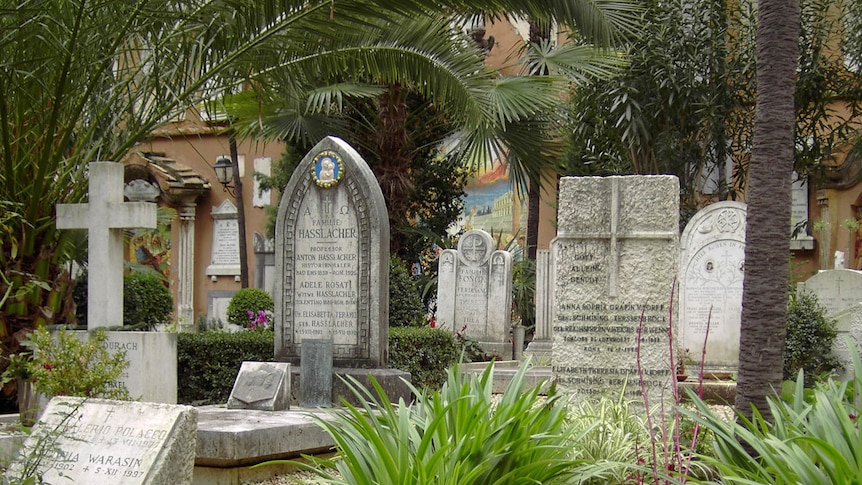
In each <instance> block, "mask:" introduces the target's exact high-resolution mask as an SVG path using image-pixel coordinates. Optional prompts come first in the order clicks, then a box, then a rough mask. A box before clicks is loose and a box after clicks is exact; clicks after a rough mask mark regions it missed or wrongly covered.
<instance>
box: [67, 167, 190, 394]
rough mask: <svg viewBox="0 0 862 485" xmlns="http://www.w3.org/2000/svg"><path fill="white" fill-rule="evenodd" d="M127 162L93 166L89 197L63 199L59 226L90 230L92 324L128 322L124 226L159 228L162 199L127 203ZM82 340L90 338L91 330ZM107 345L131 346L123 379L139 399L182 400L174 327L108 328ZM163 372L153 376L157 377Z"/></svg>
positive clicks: (110, 347)
mask: <svg viewBox="0 0 862 485" xmlns="http://www.w3.org/2000/svg"><path fill="white" fill-rule="evenodd" d="M123 172H124V169H123V164H121V163H115V162H93V163H91V164H90V165H89V202H88V203H86V204H58V205H57V228H58V229H87V230H88V238H87V239H88V256H87V258H88V265H87V266H88V271H89V277H88V278H87V327H88V328H90V329H94V328H99V327H112V326H119V325H122V324H123V229H124V228H136V227H149V228H154V227H156V204H152V203H149V202H123V188H124V185H123ZM77 336H78V338H79V339H86V338H89V337H88V335H87V333H86V332H79V333H77ZM107 337H108V339H107V341H106V342H105V347H106V348H107V350H108V352H109V353H111V354H113V353H115V352H118V351H123V350H124V351H126V359H127V360H128V361H129V367H128V369H127V370H126V372H125V373H124V374H123V376H122V377H121V378H120V382H121V383H122V384H123V385H124V386H125V387H126V388H127V389H128V391H129V394H130V395H131V396H132V398H134V399H141V400H144V401H152V402H163V403H169V404H173V403H176V402H177V335H176V334H175V333H172V332H107ZM154 375H155V376H160V377H159V379H152V376H154Z"/></svg>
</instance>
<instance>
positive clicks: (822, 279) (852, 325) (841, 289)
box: [796, 269, 862, 379]
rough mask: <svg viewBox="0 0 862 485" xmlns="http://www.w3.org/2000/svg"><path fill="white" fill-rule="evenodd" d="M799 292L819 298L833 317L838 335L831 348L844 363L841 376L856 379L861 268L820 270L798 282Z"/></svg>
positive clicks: (861, 345) (861, 331)
mask: <svg viewBox="0 0 862 485" xmlns="http://www.w3.org/2000/svg"><path fill="white" fill-rule="evenodd" d="M796 288H797V291H807V292H809V293H812V294H813V295H814V296H816V297H817V300H818V301H819V302H820V304H821V305H823V307H824V308H825V309H826V316H827V317H828V318H834V319H835V321H836V330H838V335H837V336H836V338H835V343H834V345H833V347H832V351H833V352H834V353H835V356H836V357H837V358H838V360H839V361H840V362H841V364H842V365H843V366H844V370H843V371H841V372H840V373H839V377H841V378H842V379H852V378H853V359H852V357H851V353H850V349H849V348H848V346H847V343H848V339H849V341H850V344H851V345H853V346H855V347H856V351H857V352H859V353H860V355H862V271H857V270H853V269H831V270H826V271H820V272H819V273H817V274H815V275H814V276H812V277H811V278H808V279H807V280H805V281H803V282H801V283H799V284H797V286H796Z"/></svg>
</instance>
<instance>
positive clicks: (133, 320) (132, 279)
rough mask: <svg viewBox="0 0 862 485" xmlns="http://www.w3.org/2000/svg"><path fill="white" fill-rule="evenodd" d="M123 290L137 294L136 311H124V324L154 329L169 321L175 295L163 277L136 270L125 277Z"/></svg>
mask: <svg viewBox="0 0 862 485" xmlns="http://www.w3.org/2000/svg"><path fill="white" fill-rule="evenodd" d="M123 285H124V286H123V292H124V293H125V292H129V293H132V294H134V295H135V300H136V308H135V311H134V312H129V313H128V314H126V312H124V315H123V316H124V318H125V319H126V320H125V321H124V322H123V325H126V326H132V327H136V328H146V329H152V328H153V326H155V325H157V324H161V323H168V322H169V321H170V319H171V312H172V311H173V309H174V297H173V296H172V295H171V290H169V289H168V287H167V286H165V285H164V283H163V282H162V279H161V278H159V277H158V276H156V275H155V274H153V273H143V272H135V273H131V274H129V275H126V277H125V278H124V279H123Z"/></svg>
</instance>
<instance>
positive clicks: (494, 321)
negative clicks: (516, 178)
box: [437, 229, 512, 357]
mask: <svg viewBox="0 0 862 485" xmlns="http://www.w3.org/2000/svg"><path fill="white" fill-rule="evenodd" d="M495 249H496V245H495V244H494V239H493V238H492V237H491V235H490V234H488V233H487V232H485V231H483V230H481V229H474V230H470V231H467V232H465V233H464V234H463V235H462V236H461V238H460V239H459V240H458V249H457V250H455V249H447V250H445V251H443V252H442V253H441V254H440V258H439V260H438V263H437V264H438V269H437V271H438V272H437V325H438V326H439V327H440V328H445V329H449V330H451V331H453V332H460V333H461V334H463V335H467V336H469V337H472V338H474V339H476V340H477V341H478V342H479V343H480V345H482V346H483V347H484V348H485V350H486V351H493V352H495V353H498V354H500V355H501V356H503V357H511V354H512V345H511V343H507V340H508V339H509V329H510V327H511V324H512V255H511V254H510V253H509V252H508V251H503V250H495Z"/></svg>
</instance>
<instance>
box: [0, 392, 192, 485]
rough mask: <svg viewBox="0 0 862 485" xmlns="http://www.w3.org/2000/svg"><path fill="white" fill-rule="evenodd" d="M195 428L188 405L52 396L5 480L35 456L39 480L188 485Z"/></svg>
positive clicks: (15, 475) (18, 475) (20, 472)
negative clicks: (38, 459)
mask: <svg viewBox="0 0 862 485" xmlns="http://www.w3.org/2000/svg"><path fill="white" fill-rule="evenodd" d="M196 429H197V410H195V409H194V408H192V407H189V406H177V405H170V404H155V403H142V402H134V401H112V400H104V399H85V398H78V397H55V398H54V399H52V400H51V402H50V403H49V404H48V407H47V408H46V409H45V412H44V413H43V415H42V419H41V420H40V421H39V423H37V424H36V426H35V428H34V429H33V432H32V433H31V434H30V436H29V437H28V438H27V439H26V441H25V442H24V446H23V447H22V450H21V453H20V454H19V456H18V458H17V459H16V460H15V461H14V462H13V463H12V465H11V466H10V467H9V469H8V470H7V476H6V477H5V480H10V481H16V480H20V479H23V478H25V477H23V476H22V475H24V473H25V469H26V467H27V465H28V462H29V461H30V460H32V459H33V458H34V457H35V456H37V455H38V456H41V458H42V459H41V462H40V463H39V466H38V468H37V470H36V473H37V474H39V475H40V476H41V478H42V480H43V481H44V482H45V483H58V484H59V483H110V484H112V485H133V484H145V483H146V484H148V485H149V484H153V485H161V484H164V485H168V484H190V483H192V472H193V470H194V461H195V439H196V432H197V431H196ZM40 450H41V451H40Z"/></svg>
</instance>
